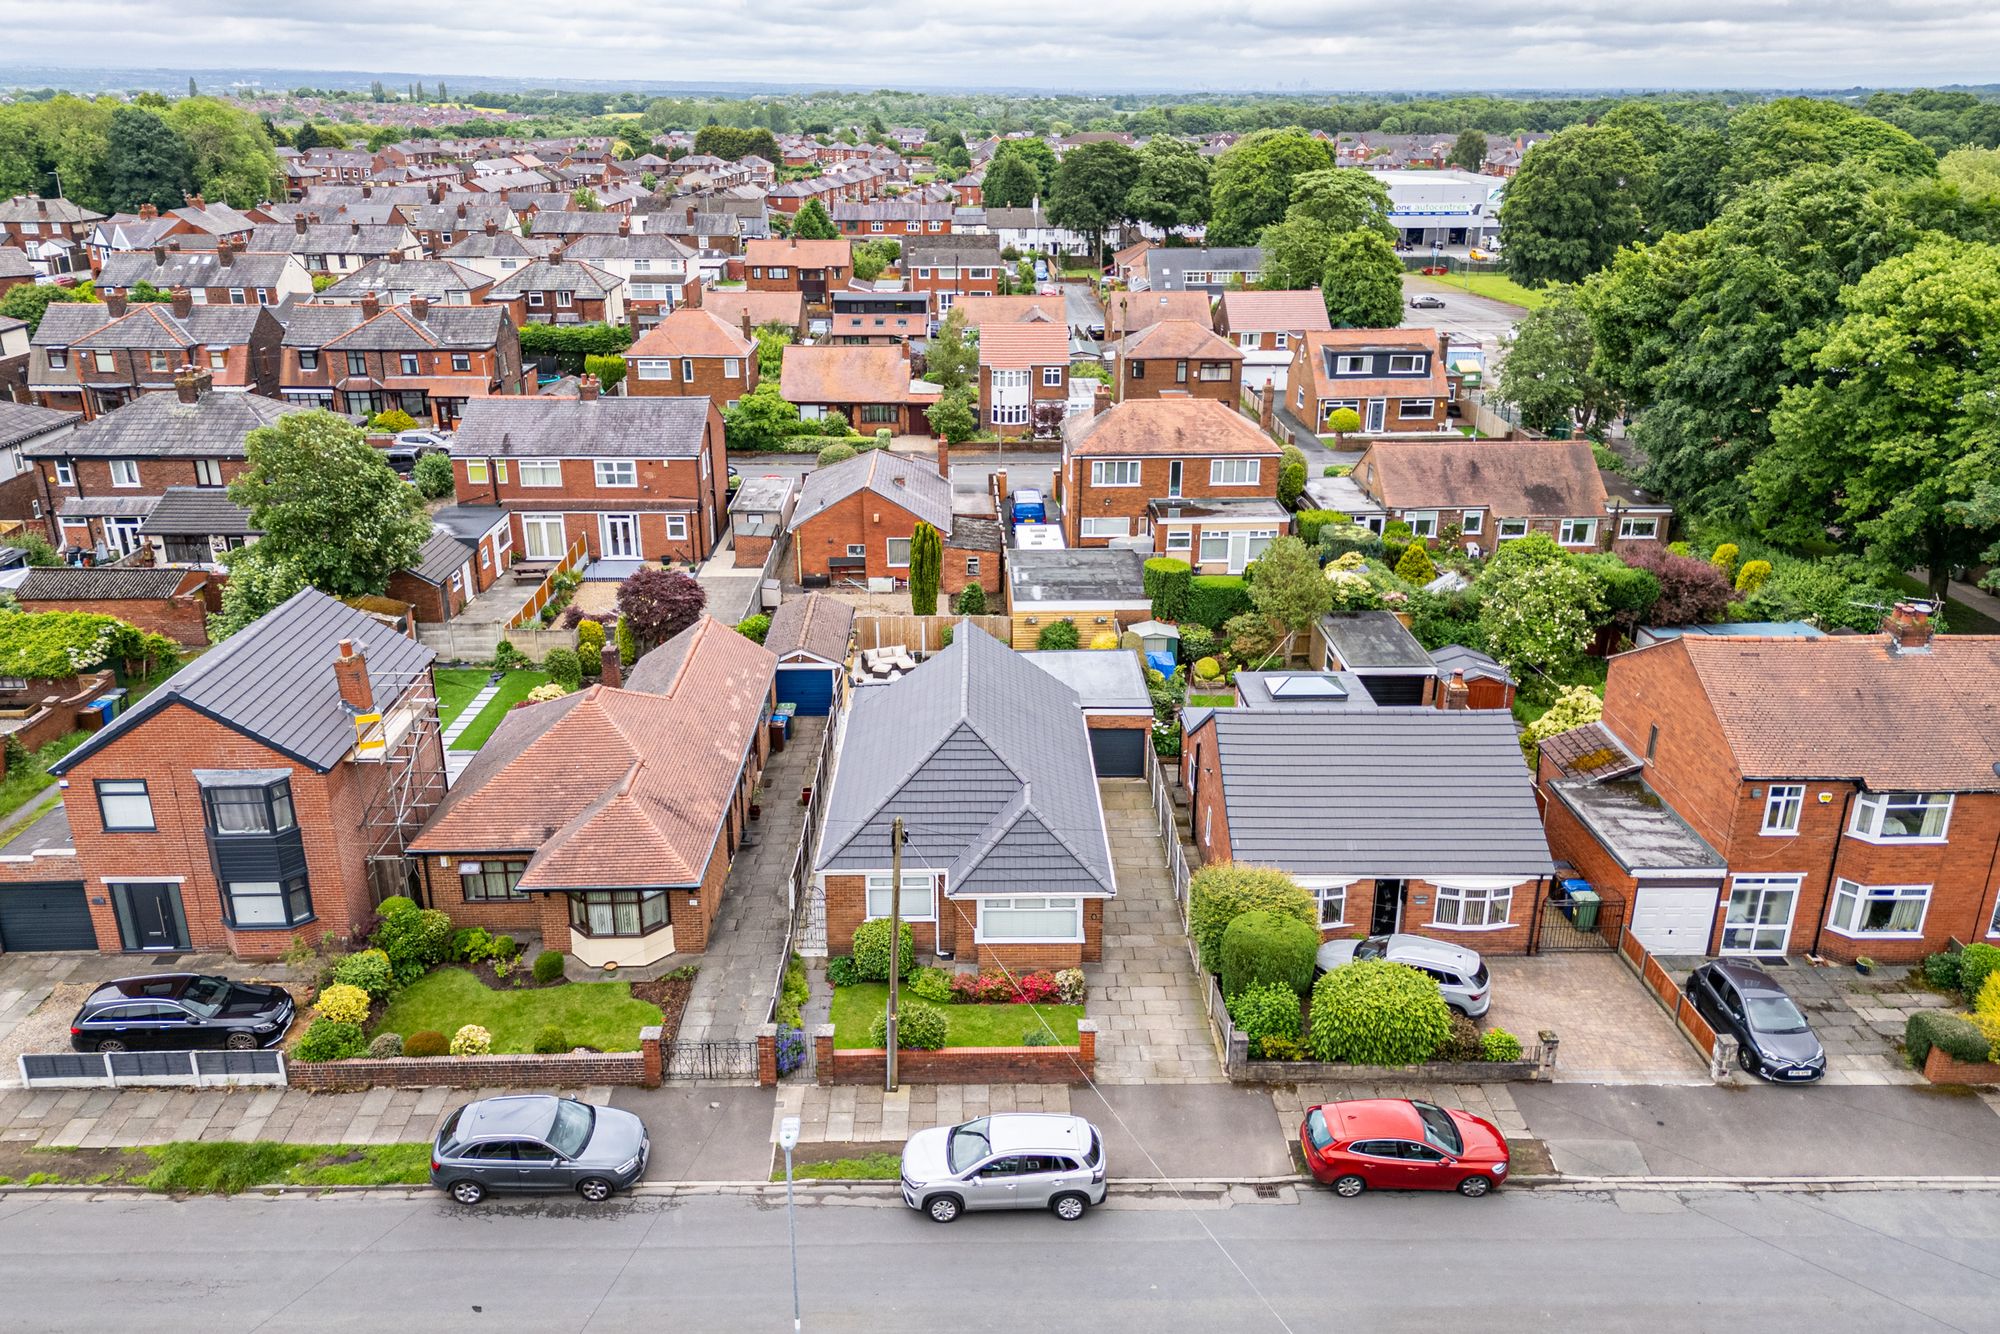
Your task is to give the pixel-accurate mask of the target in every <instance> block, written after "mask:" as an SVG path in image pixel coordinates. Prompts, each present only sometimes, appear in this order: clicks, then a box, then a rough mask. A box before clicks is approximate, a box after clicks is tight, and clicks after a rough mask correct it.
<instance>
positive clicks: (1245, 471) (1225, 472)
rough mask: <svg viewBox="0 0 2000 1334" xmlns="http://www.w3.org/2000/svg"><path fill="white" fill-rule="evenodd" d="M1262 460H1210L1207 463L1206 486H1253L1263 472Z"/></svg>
mask: <svg viewBox="0 0 2000 1334" xmlns="http://www.w3.org/2000/svg"><path fill="white" fill-rule="evenodd" d="M1263 464H1264V460H1262V459H1210V460H1209V461H1208V484H1209V485H1210V486H1255V485H1257V479H1258V477H1259V475H1260V474H1261V473H1262V472H1263V470H1264V469H1263Z"/></svg>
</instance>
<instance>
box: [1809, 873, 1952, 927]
mask: <svg viewBox="0 0 2000 1334" xmlns="http://www.w3.org/2000/svg"><path fill="white" fill-rule="evenodd" d="M1871 902H1888V903H1892V904H1898V903H1915V904H1917V905H1918V908H1917V924H1916V925H1915V926H1913V927H1904V928H1902V929H1900V930H1869V929H1867V928H1865V927H1862V926H1860V925H1859V921H1860V915H1861V911H1862V908H1863V905H1865V904H1868V903H1871ZM1930 910H1931V887H1930V886H1929V885H1863V884H1859V883H1857V882H1855V881H1853V880H1849V879H1848V878H1847V877H1846V876H1841V877H1840V878H1839V879H1837V880H1835V881H1834V882H1833V894H1832V895H1831V903H1830V906H1829V907H1828V909H1827V914H1826V929H1827V930H1829V931H1831V932H1833V933H1834V934H1835V935H1837V936H1846V937H1847V938H1848V939H1850V940H1921V939H1923V935H1924V918H1926V917H1927V916H1929V915H1930ZM1890 912H1891V914H1892V915H1893V914H1894V912H1895V909H1894V908H1891V909H1890ZM1843 917H1844V918H1845V921H1843V920H1842V919H1843Z"/></svg>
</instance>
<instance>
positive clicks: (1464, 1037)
mask: <svg viewBox="0 0 2000 1334" xmlns="http://www.w3.org/2000/svg"><path fill="white" fill-rule="evenodd" d="M1449 1022H1450V1024H1451V1029H1450V1031H1449V1032H1447V1033H1446V1034H1445V1039H1444V1041H1443V1042H1440V1043H1439V1044H1438V1049H1437V1055H1436V1057H1435V1058H1434V1059H1436V1060H1440V1061H1480V1060H1484V1059H1486V1058H1485V1054H1484V1051H1485V1049H1484V1048H1483V1047H1482V1046H1481V1045H1480V1037H1479V1025H1478V1024H1476V1023H1474V1022H1473V1021H1472V1020H1470V1019H1468V1018H1466V1017H1465V1016H1464V1015H1462V1014H1460V1013H1459V1012H1458V1011H1457V1010H1453V1011H1452V1012H1451V1014H1450V1016H1449Z"/></svg>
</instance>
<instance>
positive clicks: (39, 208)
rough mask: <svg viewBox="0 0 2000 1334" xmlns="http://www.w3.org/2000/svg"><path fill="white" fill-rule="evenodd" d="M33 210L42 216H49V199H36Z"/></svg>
mask: <svg viewBox="0 0 2000 1334" xmlns="http://www.w3.org/2000/svg"><path fill="white" fill-rule="evenodd" d="M35 212H36V213H37V214H38V215H39V216H41V217H44V218H46V217H48V216H49V201H48V200H46V199H37V200H36V201H35Z"/></svg>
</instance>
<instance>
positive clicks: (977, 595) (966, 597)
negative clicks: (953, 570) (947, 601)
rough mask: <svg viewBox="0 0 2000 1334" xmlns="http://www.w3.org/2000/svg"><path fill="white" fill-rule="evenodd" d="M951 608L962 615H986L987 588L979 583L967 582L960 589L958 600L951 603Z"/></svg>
mask: <svg viewBox="0 0 2000 1334" xmlns="http://www.w3.org/2000/svg"><path fill="white" fill-rule="evenodd" d="M951 609H952V611H954V612H956V613H957V614H958V615H960V616H984V615H985V614H986V590H985V589H984V588H982V587H980V586H979V585H978V584H967V585H966V586H965V587H964V588H961V589H959V590H958V600H957V601H955V602H953V603H952V604H951Z"/></svg>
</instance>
